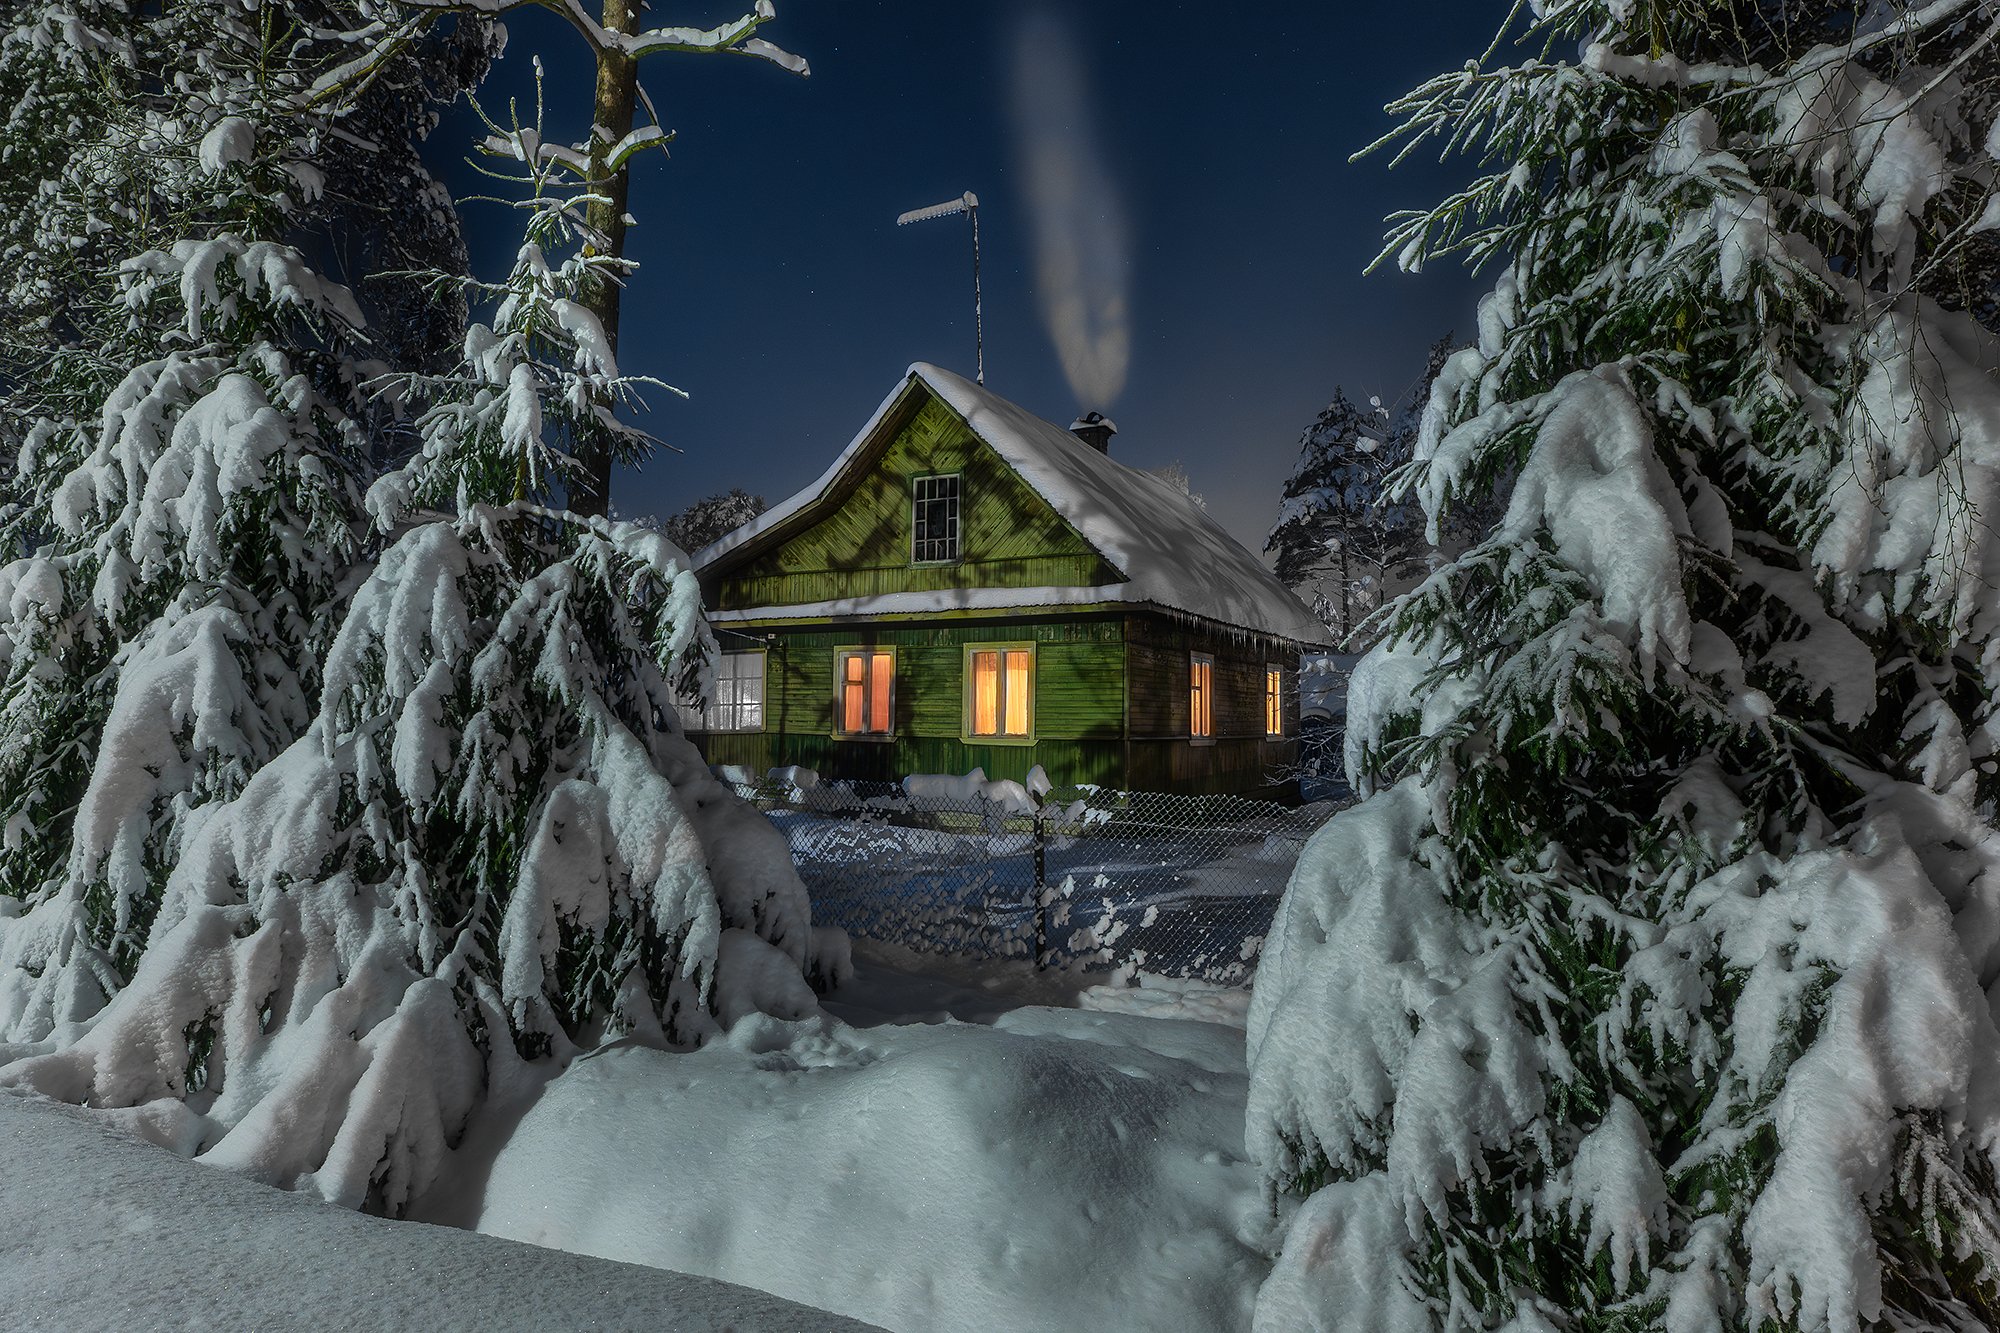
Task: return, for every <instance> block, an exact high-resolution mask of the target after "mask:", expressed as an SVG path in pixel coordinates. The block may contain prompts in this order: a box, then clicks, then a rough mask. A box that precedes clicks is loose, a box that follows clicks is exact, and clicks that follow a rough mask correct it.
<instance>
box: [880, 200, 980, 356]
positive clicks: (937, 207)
mask: <svg viewBox="0 0 2000 1333" xmlns="http://www.w3.org/2000/svg"><path fill="white" fill-rule="evenodd" d="M958 213H963V214H965V215H966V216H967V217H969V218H971V219H972V356H973V366H974V374H973V379H974V381H975V382H977V383H979V384H984V383H986V326H985V322H984V316H982V315H981V313H980V308H979V307H980V301H979V196H978V195H976V194H974V193H973V192H972V191H970V190H967V191H966V192H965V193H964V194H962V195H960V196H959V197H958V198H956V199H947V200H945V201H944V202H943V203H941V204H932V205H931V206H930V207H929V208H913V209H911V210H910V211H909V212H907V213H905V214H903V215H902V216H901V217H899V218H897V219H896V225H897V226H899V227H907V226H909V225H910V224H911V223H912V222H929V221H930V220H931V219H932V218H948V217H952V216H953V215H955V214H958Z"/></svg>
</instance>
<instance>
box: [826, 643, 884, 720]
mask: <svg viewBox="0 0 2000 1333" xmlns="http://www.w3.org/2000/svg"><path fill="white" fill-rule="evenodd" d="M834 680H835V687H836V690H837V691H838V693H837V695H836V697H835V699H834V715H835V716H834V721H835V723H836V724H837V726H838V729H839V731H840V733H841V734H842V735H845V736H887V735H888V734H889V732H890V730H891V723H892V722H893V720H894V718H895V715H896V714H895V696H896V656H895V654H894V653H891V652H888V651H886V650H884V649H880V648H846V649H842V650H841V651H840V652H839V653H838V654H837V655H836V657H835V675H834Z"/></svg>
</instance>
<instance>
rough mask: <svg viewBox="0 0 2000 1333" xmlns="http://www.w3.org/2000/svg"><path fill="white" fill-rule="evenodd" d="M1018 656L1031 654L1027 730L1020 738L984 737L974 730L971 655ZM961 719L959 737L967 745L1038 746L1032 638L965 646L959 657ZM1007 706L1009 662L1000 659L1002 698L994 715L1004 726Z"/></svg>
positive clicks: (1034, 662) (959, 720)
mask: <svg viewBox="0 0 2000 1333" xmlns="http://www.w3.org/2000/svg"><path fill="white" fill-rule="evenodd" d="M995 652H997V653H1002V654H1005V653H1017V652H1025V653H1027V655H1028V730H1027V732H1026V733H1025V734H1023V735H1019V736H1011V735H1005V734H1001V735H994V736H985V735H981V734H980V733H978V732H976V731H974V730H973V703H974V700H973V696H972V691H973V676H972V655H973V654H974V653H995ZM959 682H960V689H959V716H958V738H959V740H960V741H962V742H964V743H965V744H967V745H1033V744H1034V743H1035V735H1036V732H1035V721H1036V709H1035V694H1036V691H1037V688H1038V680H1037V676H1036V661H1035V644H1034V641H1033V640H1032V639H1025V640H1006V641H999V642H993V643H968V644H964V645H962V651H961V653H960V656H959ZM1006 704H1007V661H1006V658H1005V657H1004V656H1003V657H1002V658H1001V660H1000V697H999V698H998V699H997V700H996V701H995V705H996V707H995V712H996V713H997V714H998V715H999V716H1000V720H1001V725H1002V726H1004V725H1006V717H1005V713H1006Z"/></svg>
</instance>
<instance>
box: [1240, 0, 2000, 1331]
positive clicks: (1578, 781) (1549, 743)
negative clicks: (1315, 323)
mask: <svg viewBox="0 0 2000 1333" xmlns="http://www.w3.org/2000/svg"><path fill="white" fill-rule="evenodd" d="M1527 29H1528V33H1527V40H1528V41H1529V42H1530V43H1531V44H1539V45H1540V50H1539V51H1538V52H1537V53H1535V54H1534V55H1532V56H1530V57H1529V58H1526V59H1524V60H1522V61H1521V62H1520V63H1518V64H1514V65H1488V64H1485V63H1474V64H1469V65H1468V66H1467V67H1466V68H1465V69H1464V70H1463V71H1460V72H1456V73H1453V74H1449V75H1445V76H1442V77H1440V78H1439V79H1437V80H1434V81H1433V82H1431V83H1430V84H1427V85H1425V86H1424V87H1423V88H1421V89H1419V90H1418V91H1417V92H1416V93H1414V94H1412V95H1411V96H1410V97H1408V98H1406V99H1405V100H1404V101H1403V102H1401V103H1400V104H1399V105H1398V107H1397V109H1398V110H1399V111H1400V112H1401V113H1402V114H1403V115H1404V116H1405V117H1406V118H1407V125H1406V130H1405V132H1406V133H1407V134H1409V135H1410V136H1411V137H1412V138H1413V139H1414V140H1415V141H1417V142H1425V141H1432V140H1435V141H1441V142H1443V143H1445V144H1447V145H1449V146H1451V147H1454V148H1460V149H1467V150H1471V151H1476V152H1479V153H1481V154H1482V155H1483V160H1484V166H1483V171H1482V174H1481V175H1480V176H1479V178H1478V179H1477V180H1476V181H1475V182H1474V183H1473V184H1472V185H1471V186H1470V187H1468V188H1467V189H1466V190H1465V191H1463V192H1462V193H1460V194H1459V195H1457V196H1454V197H1453V198H1452V199H1450V200H1448V201H1446V202H1445V203H1444V204H1442V205H1441V206H1439V207H1438V208H1436V209H1433V210H1429V211H1427V212H1423V213H1417V214H1411V215H1406V216H1405V217H1403V218H1401V219H1398V220H1397V221H1396V224H1395V225H1396V229H1395V231H1394V232H1393V234H1392V237H1391V251H1392V253H1395V254H1397V255H1398V256H1399V258H1400V259H1401V261H1402V262H1403V263H1404V264H1405V265H1406V266H1410V267H1414V266H1415V265H1417V264H1419V263H1422V262H1424V261H1426V260H1429V259H1433V258H1435V257H1438V256H1440V255H1444V254H1450V253H1453V252H1465V253H1468V254H1471V255H1473V256H1474V257H1476V258H1481V259H1488V260H1492V261H1494V262H1497V263H1499V264H1500V265H1501V272H1500V275H1499V277H1498V280H1497V281H1496V283H1495V287H1494V290H1493V292H1492V293H1491V294H1490V295H1489V296H1488V297H1487V298H1486V299H1485V300H1484V302H1483V303H1482V306H1481V311H1480V329H1479V341H1478V344H1477V345H1476V346H1475V347H1473V348H1470V349H1467V350H1465V351H1463V352H1460V353H1458V354H1457V355H1455V356H1454V357H1452V358H1451V360H1450V361H1449V362H1448V363H1447V364H1446V365H1445V367H1444V368H1443V370H1442V372H1441V373H1440V375H1439V377H1438V380H1437V383H1436V385H1435V386H1434V388H1433V391H1432V395H1431V400H1430V406H1429V408H1428V410H1427V414H1426V417H1425V421H1424V428H1423V432H1422V437H1421V439H1420V442H1419V446H1418V450H1417V459H1416V461H1415V463H1414V464H1413V465H1412V466H1411V468H1410V469H1409V470H1408V471H1407V472H1406V474H1405V475H1404V478H1403V484H1404V485H1405V486H1407V487H1408V489H1409V491H1410V493H1412V494H1414V495H1415V496H1416V497H1417V498H1418V499H1420V500H1421V502H1422V503H1423V505H1424V508H1425V510H1426V512H1427V513H1428V514H1429V516H1430V521H1431V524H1432V528H1433V533H1434V534H1435V533H1436V532H1437V530H1438V528H1439V526H1440V525H1442V524H1444V523H1446V522H1448V521H1450V518H1451V516H1452V514H1453V512H1454V511H1455V510H1458V509H1460V508H1462V507H1463V506H1465V505H1467V504H1470V503H1474V502H1478V501H1480V500H1481V499H1482V498H1484V497H1487V496H1490V495H1491V494H1492V493H1493V492H1494V490H1495V488H1496V486H1498V485H1499V484H1500V483H1501V482H1502V481H1503V479H1505V478H1508V477H1514V478H1516V480H1515V481H1514V484H1513V488H1512V491H1511V494H1510V495H1509V497H1508V499H1507V504H1506V508H1505V510H1504V513H1503V514H1502V515H1501V517H1500V519H1499V521H1498V524H1497V526H1496V527H1495V528H1494V529H1493V531H1492V533H1491V535H1490V536H1488V537H1487V538H1486V539H1485V540H1483V541H1481V542H1479V543H1477V544H1475V545H1473V546H1472V547H1471V548H1470V549H1468V550H1466V551H1465V552H1464V554H1463V555H1461V556H1459V557H1458V558H1457V559H1455V560H1453V561H1452V562H1451V563H1450V564H1448V565H1446V566H1445V567H1443V568H1441V569H1439V570H1438V571H1436V572H1435V573H1434V574H1433V575H1431V577H1430V578H1429V579H1427V580H1426V581H1425V582H1424V583H1423V584H1422V585H1421V586H1419V587H1418V588H1416V589H1414V590H1413V591H1411V592H1410V593H1409V594H1407V595H1406V596H1404V597H1403V598H1401V599H1400V600H1399V601H1398V602H1396V603H1395V604H1394V605H1393V607H1392V608H1390V609H1389V610H1388V611H1387V612H1386V613H1385V615H1386V619H1385V622H1384V630H1385V637H1384V639H1383V641H1382V642H1381V643H1380V644H1379V645H1378V646H1377V647H1376V648H1375V649H1374V650H1373V651H1372V652H1371V653H1370V654H1369V656H1368V657H1367V658H1366V659H1365V660H1364V662H1363V663H1362V665H1361V667H1360V668H1359V670H1358V671H1357V673H1356V675H1355V678H1354V681H1353V685H1352V689H1351V692H1350V698H1349V732H1348V741H1347V744H1348V752H1347V758H1348V765H1349V771H1350V776H1351V779H1352V781H1353V783H1354V785H1355V787H1356V789H1357V790H1358V791H1360V792H1361V793H1363V795H1364V798H1365V799H1364V800H1363V801H1362V803H1361V804H1360V805H1358V806H1356V807H1355V808H1354V809H1352V810H1351V811H1348V812H1346V813H1344V814H1342V815H1341V816H1339V817H1337V818H1336V819H1335V820H1334V821H1333V822H1332V823H1331V824H1330V825H1329V826H1328V827H1327V828H1326V829H1325V830H1323V831H1322V833H1321V834H1320V835H1319V836H1318V837H1317V838H1316V839H1315V841H1314V842H1313V844H1312V845H1311V846H1310V847H1309V848H1308V849H1307V851H1306V854H1305V855H1304V857H1303V858H1302V859H1301V862H1300V865H1299V867H1298V870H1297V873H1296V874H1295V876H1294V879H1293V882H1292V884H1291V887H1290V889H1289V890H1288V893H1287V896H1286V899H1285V902H1284V905H1283V907H1282V908H1281V911H1280V914H1279V917H1278V920H1277V922H1276V924H1275V926H1274V928H1273V931H1272V934H1271V937H1270V941H1269V942H1268V943H1267V945H1266V949H1265V953H1264V958H1263V962H1262V965H1261V968H1260V971H1259V976H1258V983H1257V988H1256V993H1255V997H1254V1002H1253V1008H1252V1014H1251V1022H1250V1029H1249V1055H1250V1061H1251V1073H1252V1085H1251V1100H1250V1108H1249V1125H1248V1139H1249V1146H1250V1150H1251V1152H1252V1154H1253V1155H1254V1156H1255V1157H1256V1158H1257V1159H1258V1160H1259V1161H1260V1162H1262V1163H1263V1165H1264V1169H1265V1171H1266V1172H1267V1177H1268V1179H1269V1181H1270V1183H1271V1186H1272V1187H1273V1189H1274V1190H1289V1191H1293V1192H1296V1193H1299V1194H1302V1195H1305V1196H1307V1197H1306V1198H1305V1201H1304V1203H1303V1205H1302V1206H1301V1207H1300V1208H1299V1210H1298V1212H1297V1214H1296V1216H1295V1217H1294V1219H1293V1221H1292V1222H1291V1224H1290V1231H1289V1234H1288V1238H1287V1240H1286V1243H1285V1248H1284V1253H1283V1255H1282V1256H1281V1258H1280V1260H1279V1262H1278V1264H1277V1267H1276V1269H1275V1270H1274V1273H1273V1275H1272V1277H1271V1279H1270V1280H1269V1282H1268V1283H1267V1285H1266V1286H1265V1288H1264V1290H1263V1292H1262V1294H1261V1296H1260V1303H1259V1313H1258V1318H1259V1323H1260V1326H1262V1327H1267V1328H1274V1329H1275V1328H1286V1329H1295V1328H1301V1327H1320V1328H1358V1327H1369V1328H1376V1329H1384V1330H1391V1329H1435V1328H1442V1329H1451V1330H1460V1329H1488V1328H1500V1327H1503V1326H1504V1327H1507V1328H1513V1329H1529V1328H1535V1329H1543V1328H1560V1329H1627V1328H1629V1329H1639V1328H1664V1329H1669V1330H1674V1331H1675V1333H1682V1331H1684V1330H1710V1329H1755V1328H1763V1327H1776V1328H1785V1329H1801V1330H1822V1329H1832V1330H1842V1331H1845V1330H1854V1329H1860V1328H1864V1327H1867V1328H1882V1327H1886V1328H1902V1329H1917V1328H1924V1329H1932V1328H1944V1329H1961V1330H1970V1329H1981V1328H1988V1327H1991V1326H1992V1325H1993V1323H1994V1322H1995V1320H1996V1317H2000V1183H1996V1176H2000V1032H1997V1031H1996V1027H1995V1016H1994V1009H1993V1002H1992V1000H1991V999H1989V995H1990V994H1992V993H1993V988H1994V987H1995V985H1996V983H2000V831H1996V828H1995V822H1994V821H1995V812H1996V807H1995V802H1996V798H2000V754H1996V744H1995V742H1996V740H1997V739H2000V734H1996V730H1997V729H2000V719H1996V711H1995V702H1996V692H2000V665H1996V664H2000V595H1996V592H1995V589H1996V586H2000V531H1996V529H1995V528H1994V526H1993V521H1992V515H1993V514H1994V512H1995V504H1996V502H2000V387H1996V380H1995V375H1996V372H2000V346H1996V343H1995V339H1994V338H1993V336H1992V334H1991V333H1990V332H1988V331H1987V330H1985V329H1982V328H1980V327H1979V326H1978V325H1977V324H1976V323H1975V322H1974V320H1973V319H1972V318H1971V317H1970V316H1969V315H1968V314H1966V313H1962V311H1961V310H1960V309H1955V308H1953V307H1964V306H1967V305H1971V306H1973V307H1974V309H1978V308H1979V306H1980V302H1979V301H1975V300H1970V299H1968V293H1971V294H1973V295H1977V294H1978V293H1977V290H1976V289H1977V283H1976V282H1973V281H1969V280H1967V275H1968V274H1976V273H1978V272H1980V271H1982V268H1983V266H1985V265H1986V264H1987V258H1986V256H1985V254H1984V253H1983V247H1984V246H1986V244H1987V242H1986V241H1985V240H1984V239H1983V233H1984V231H1985V229H1986V228H1987V227H1989V226H1991V225H1992V223H1993V221H1994V219H1995V218H1996V217H2000V208H1996V207H1995V205H1994V203H1993V197H1994V190H1993V181H1994V171H1995V164H1994V156H1993V153H1994V144H1995V135H1994V106H1995V94H1996V74H2000V63H1996V60H1995V50H1996V33H2000V18H1996V16H1995V14H1994V11H1993V8H1992V6H1991V5H1989V4H1974V3H1958V2H1956V0H1943V2H1942V3H1931V4H1926V5H1915V4H1908V5H1903V4H1890V5H1877V6H1870V7H1867V8H1866V10H1865V13H1863V14H1862V15H1861V16H1860V17H1857V16H1856V14H1855V11H1854V10H1853V8H1851V7H1847V6H1834V5H1826V6H1803V5H1789V6H1784V7H1782V10H1781V9H1780V8H1779V7H1776V6H1769V5H1755V4H1702V5H1695V4H1679V3H1672V2H1670V0H1618V2H1616V3H1599V2H1597V0H1569V2H1568V3H1555V2H1554V0H1550V2H1549V3H1542V4H1537V5H1536V6H1535V7H1534V12H1533V16H1532V19H1531V21H1530V22H1529V23H1528V25H1527ZM1565 50H1574V51H1576V52H1577V53H1578V54H1577V55H1576V56H1575V57H1574V58H1570V59H1564V58H1561V53H1562V52H1563V51H1565ZM1985 308H1986V309H1988V310H1990V308H1991V306H1990V301H1987V302H1985ZM1384 1255H1390V1256H1394V1257H1395V1259H1394V1263H1393V1266H1392V1267H1393V1272H1392V1273H1391V1274H1390V1275H1388V1276H1387V1277H1384V1276H1383V1275H1382V1270H1381V1263H1382V1257H1383V1256H1384Z"/></svg>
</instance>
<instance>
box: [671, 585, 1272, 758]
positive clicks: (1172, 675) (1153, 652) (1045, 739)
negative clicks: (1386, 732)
mask: <svg viewBox="0 0 2000 1333" xmlns="http://www.w3.org/2000/svg"><path fill="white" fill-rule="evenodd" d="M767 634H768V635H769V637H768V638H766V637H765V635H767ZM723 638H724V642H723V646H724V648H725V649H728V648H741V647H747V646H749V643H750V641H752V639H753V638H754V641H755V642H757V643H759V644H762V645H764V646H765V647H766V648H767V650H768V654H769V655H768V657H767V659H766V662H767V667H766V676H765V690H766V696H765V720H766V730H765V731H762V732H753V733H740V732H739V733H716V734H714V735H707V736H698V737H697V739H698V740H699V741H700V742H701V745H702V749H703V752H704V753H705V754H706V755H707V756H708V758H709V760H710V762H712V763H729V764H741V765H743V766H745V767H747V768H750V769H753V770H755V771H759V772H762V771H764V770H767V769H770V768H775V767H778V766H780V765H784V764H802V765H804V766H806V767H808V768H812V769H815V770H817V771H819V772H820V773H822V774H823V775H825V776H827V777H828V778H834V779H838V778H853V779H867V780H876V781H894V780H896V779H898V778H901V777H904V776H906V775H908V774H911V773H964V772H968V771H970V770H971V769H972V768H973V767H975V766H977V767H980V768H983V769H985V770H986V774H987V776H988V777H993V778H1013V779H1016V780H1019V779H1021V778H1024V777H1026V776H1027V773H1028V770H1029V769H1030V768H1031V767H1033V766H1034V765H1035V764H1040V765H1042V767H1043V768H1044V769H1046V770H1047V772H1048V774H1049V776H1050V777H1051V778H1052V779H1053V780H1054V781H1056V782H1057V783H1059V784H1068V783H1076V782H1096V783H1103V784H1105V785H1109V786H1120V787H1128V788H1132V789H1135V790H1141V791H1179V792H1240V793H1245V794H1257V795H1266V796H1278V797H1283V796H1286V795H1288V794H1289V790H1292V789H1289V788H1288V783H1287V776H1286V775H1288V774H1289V773H1290V772H1291V771H1292V769H1293V768H1294V767H1295V766H1296V764H1297V762H1298V672H1297V662H1298V652H1297V648H1296V647H1295V646H1292V645H1285V644H1283V643H1281V642H1280V641H1277V640H1263V639H1260V638H1245V637H1243V636H1240V635H1230V634H1227V633H1225V632H1221V631H1215V630H1206V629H1202V628H1200V627H1196V626H1192V625H1188V624H1186V623H1183V622H1179V621H1175V620H1170V619H1168V618H1167V617H1163V616H1157V615H1150V614H1146V613H1140V612H1113V613H1104V614H1097V615H1088V616H1074V615H1072V616H1064V617H1053V616H1051V617H1044V618H1040V619H1035V618H1029V617H1014V616H1010V617H1004V618H1000V617H995V618H988V619H981V620H971V621H951V622H928V623H918V624H908V623H904V624H893V623H884V622H879V621H858V622H854V623H851V624H846V625H831V626H829V625H814V626H810V627H801V626H790V627H786V626H780V625H772V626H767V627H765V628H763V629H760V630H757V631H754V633H752V632H746V631H736V630H730V631H725V633H724V636H723ZM1019 642H1027V643H1032V644H1034V647H1035V740H1034V743H1033V744H1032V745H1020V744H981V743H979V742H976V741H968V740H966V739H965V738H964V737H963V735H962V727H963V721H964V718H963V708H964V699H965V676H964V670H965V665H964V653H965V646H966V645H967V644H973V643H1019ZM854 646H873V647H886V648H893V649H894V650H895V653H896V694H895V719H896V722H895V732H894V734H893V735H892V736H890V737H889V738H887V739H882V740H875V739H862V738H854V737H838V736H835V735H834V734H833V679H834V676H833V662H834V653H835V652H836V651H837V650H839V649H841V648H847V647H854ZM1189 652H1205V653H1209V654H1211V655H1212V656H1213V657H1214V658H1215V680H1214V688H1215V733H1216V734H1215V739H1214V740H1213V741H1212V742H1211V743H1207V744H1200V745H1197V744H1195V743H1193V742H1192V741H1191V740H1190V738H1189V736H1188V734H1187V722H1188V689H1187V664H1188V653H1189ZM1267 665H1277V666H1279V667H1281V668H1282V669H1283V670H1284V672H1285V683H1284V698H1285V718H1286V724H1285V731H1286V734H1285V736H1284V737H1283V738H1282V739H1279V740H1270V739H1267V738H1266V737H1265V735H1264V671H1265V668H1266V666H1267ZM1128 681H1129V682H1130V684H1131V689H1130V691H1129V694H1130V700H1129V706H1130V708H1131V719H1132V726H1131V730H1130V733H1129V734H1128V733H1127V728H1126V717H1127V712H1126V710H1127V707H1128V699H1127V695H1128V691H1127V688H1126V687H1127V682H1128Z"/></svg>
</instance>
